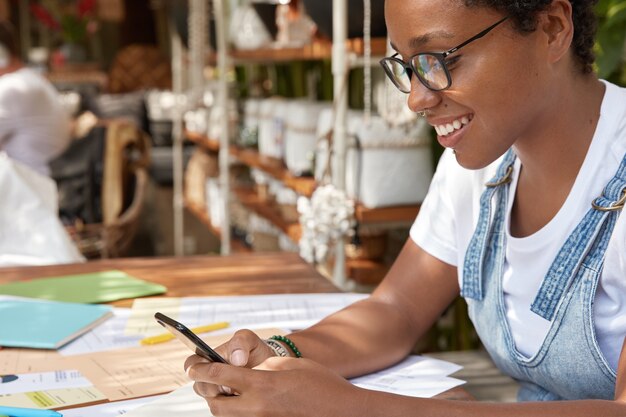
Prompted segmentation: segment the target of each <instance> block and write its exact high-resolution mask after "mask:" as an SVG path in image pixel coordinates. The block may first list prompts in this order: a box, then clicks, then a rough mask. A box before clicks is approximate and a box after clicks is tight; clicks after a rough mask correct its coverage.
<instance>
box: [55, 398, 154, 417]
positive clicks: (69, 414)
mask: <svg viewBox="0 0 626 417" xmlns="http://www.w3.org/2000/svg"><path fill="white" fill-rule="evenodd" d="M160 397H162V395H158V396H154V397H144V398H135V399H134V400H127V401H116V402H112V403H105V404H98V405H92V406H89V407H80V408H72V409H69V410H62V411H61V413H62V414H63V417H115V416H119V415H122V414H126V413H128V412H129V411H132V410H134V409H136V408H139V407H141V406H143V405H146V404H149V403H151V402H153V401H155V400H156V399H158V398H160Z"/></svg>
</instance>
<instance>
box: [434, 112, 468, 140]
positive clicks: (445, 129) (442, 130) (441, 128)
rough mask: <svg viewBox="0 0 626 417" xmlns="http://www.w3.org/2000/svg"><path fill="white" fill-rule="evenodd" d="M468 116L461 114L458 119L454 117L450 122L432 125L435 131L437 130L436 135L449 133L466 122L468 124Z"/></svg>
mask: <svg viewBox="0 0 626 417" xmlns="http://www.w3.org/2000/svg"><path fill="white" fill-rule="evenodd" d="M470 120H471V119H470V117H469V116H463V117H462V118H460V119H456V120H454V121H452V122H450V123H447V124H445V125H436V126H433V127H434V128H435V131H436V132H437V135H439V136H446V135H449V134H450V133H452V132H454V131H455V130H459V129H460V128H462V127H463V126H465V125H466V124H468V123H469V122H470Z"/></svg>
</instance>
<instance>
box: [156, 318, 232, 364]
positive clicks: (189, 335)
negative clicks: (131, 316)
mask: <svg viewBox="0 0 626 417" xmlns="http://www.w3.org/2000/svg"><path fill="white" fill-rule="evenodd" d="M154 318H155V319H156V321H157V322H158V323H159V324H160V325H161V326H163V327H165V328H166V329H167V330H169V331H170V332H171V333H172V334H173V335H174V336H176V338H177V339H178V340H180V341H181V342H183V343H184V344H185V345H187V347H188V348H189V349H191V351H192V352H194V353H195V354H196V355H198V356H202V357H203V358H205V359H208V360H210V361H212V362H222V363H228V362H226V359H224V358H222V357H221V356H220V355H219V354H218V353H217V352H216V351H214V350H213V349H211V347H210V346H209V345H207V344H206V343H205V342H204V341H203V340H202V339H200V338H199V337H198V336H196V334H195V333H194V332H192V331H191V330H189V329H188V328H187V327H186V326H185V325H184V324H182V323H179V322H177V321H176V320H174V319H173V318H170V317H167V316H166V315H165V314H162V313H156V314H155V315H154Z"/></svg>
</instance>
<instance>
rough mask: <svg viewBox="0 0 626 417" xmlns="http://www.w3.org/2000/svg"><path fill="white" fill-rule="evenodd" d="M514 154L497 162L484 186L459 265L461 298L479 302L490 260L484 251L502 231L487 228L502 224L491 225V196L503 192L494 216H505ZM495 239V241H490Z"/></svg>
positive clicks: (491, 248) (499, 238)
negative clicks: (494, 170) (478, 210)
mask: <svg viewBox="0 0 626 417" xmlns="http://www.w3.org/2000/svg"><path fill="white" fill-rule="evenodd" d="M515 158H516V155H515V153H514V152H513V149H509V151H508V152H507V153H506V155H505V156H504V159H503V160H502V162H501V163H500V166H499V167H498V169H497V171H496V174H495V176H494V177H493V178H492V179H491V181H489V182H488V183H487V184H486V187H487V188H486V189H485V191H483V194H482V195H481V196H480V212H479V215H478V224H477V225H476V229H475V230H474V234H473V236H472V239H471V240H470V243H469V245H468V248H467V251H466V252H465V261H464V264H463V285H462V288H461V296H463V297H465V298H472V299H475V300H482V299H483V296H484V294H483V273H484V270H485V267H489V265H484V264H483V261H484V259H488V260H489V259H491V258H492V257H491V256H486V253H487V251H490V250H493V246H494V245H497V244H498V241H500V240H501V238H503V236H504V235H503V232H504V231H503V230H492V229H491V226H492V225H493V224H495V225H496V228H497V229H502V227H503V226H502V225H503V224H504V222H491V217H492V214H493V207H492V206H493V204H492V200H493V197H494V196H495V195H496V193H497V192H498V191H500V192H501V193H504V198H499V199H497V203H496V205H497V207H496V210H495V213H496V215H504V213H506V205H507V198H506V196H507V195H508V188H509V187H508V185H509V183H510V182H511V174H512V172H513V163H514V162H515ZM494 237H495V238H494Z"/></svg>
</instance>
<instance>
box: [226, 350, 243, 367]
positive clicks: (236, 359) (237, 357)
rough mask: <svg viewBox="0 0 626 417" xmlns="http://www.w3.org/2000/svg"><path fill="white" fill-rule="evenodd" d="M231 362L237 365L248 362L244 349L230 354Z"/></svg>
mask: <svg viewBox="0 0 626 417" xmlns="http://www.w3.org/2000/svg"><path fill="white" fill-rule="evenodd" d="M230 363H231V364H232V365H235V366H243V365H245V364H246V357H245V354H244V353H243V350H241V349H237V350H234V351H233V353H231V355H230Z"/></svg>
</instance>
